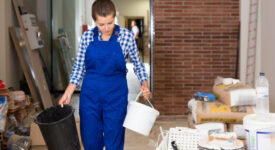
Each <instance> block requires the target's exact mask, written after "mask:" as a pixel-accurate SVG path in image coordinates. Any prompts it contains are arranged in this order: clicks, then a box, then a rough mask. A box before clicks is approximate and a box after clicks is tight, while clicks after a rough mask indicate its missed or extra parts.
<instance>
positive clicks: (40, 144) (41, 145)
mask: <svg viewBox="0 0 275 150" xmlns="http://www.w3.org/2000/svg"><path fill="white" fill-rule="evenodd" d="M75 121H76V128H77V132H78V137H79V142H80V146H81V149H82V150H83V149H84V148H83V146H82V141H81V138H80V124H79V123H80V122H79V118H75ZM30 130H31V131H30V138H31V149H32V150H47V149H48V148H47V146H46V143H45V141H44V139H43V136H42V134H41V131H40V129H39V126H38V125H37V124H36V123H34V122H32V123H31V129H30Z"/></svg>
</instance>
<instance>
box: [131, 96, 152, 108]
mask: <svg viewBox="0 0 275 150" xmlns="http://www.w3.org/2000/svg"><path fill="white" fill-rule="evenodd" d="M141 94H142V92H139V93H138V95H137V97H136V100H135V101H138V98H139V96H140V95H141ZM146 102H147V103H148V104H149V105H150V106H151V107H152V108H154V106H153V105H152V103H151V102H150V101H149V99H146Z"/></svg>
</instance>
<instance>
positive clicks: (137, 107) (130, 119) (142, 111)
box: [123, 92, 159, 136]
mask: <svg viewBox="0 0 275 150" xmlns="http://www.w3.org/2000/svg"><path fill="white" fill-rule="evenodd" d="M140 95H141V92H140V93H139V94H138V95H137V97H136V99H135V101H130V102H129V104H128V106H127V115H126V118H125V120H124V123H123V126H124V127H125V128H127V129H130V130H132V131H135V132H137V133H140V134H142V135H145V136H148V135H149V133H150V131H151V129H152V127H153V125H154V123H155V121H156V118H157V117H158V116H159V112H158V111H157V110H155V109H154V107H153V105H152V104H151V103H150V101H149V100H147V101H148V102H149V104H150V105H151V107H149V106H147V105H144V104H141V103H138V102H137V100H138V98H139V96H140Z"/></svg>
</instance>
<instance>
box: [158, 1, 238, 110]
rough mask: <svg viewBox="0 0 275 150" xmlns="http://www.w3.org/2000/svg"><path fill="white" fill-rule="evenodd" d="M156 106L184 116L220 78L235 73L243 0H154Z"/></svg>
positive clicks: (231, 75) (232, 75)
mask: <svg viewBox="0 0 275 150" xmlns="http://www.w3.org/2000/svg"><path fill="white" fill-rule="evenodd" d="M154 15H155V16H154V17H155V38H156V39H155V45H154V56H153V57H154V104H155V107H156V108H157V109H159V111H160V112H161V115H183V114H185V113H186V112H187V111H188V109H187V102H188V100H190V98H192V94H193V93H195V92H197V91H204V92H211V90H212V86H213V83H214V79H215V78H216V76H225V77H234V76H235V67H236V59H237V58H236V57H237V52H236V49H237V46H238V45H237V38H238V34H239V30H238V22H239V0H169V1H168V0H154Z"/></svg>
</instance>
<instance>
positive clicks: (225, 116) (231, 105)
mask: <svg viewBox="0 0 275 150" xmlns="http://www.w3.org/2000/svg"><path fill="white" fill-rule="evenodd" d="M213 93H214V94H215V96H216V100H214V101H213V102H204V101H198V100H195V99H192V100H190V101H189V104H188V107H189V109H190V110H191V112H192V114H189V116H188V125H189V127H191V128H195V126H196V125H198V124H203V123H207V122H220V123H224V126H225V131H227V132H235V133H236V134H237V137H238V139H242V140H244V139H245V131H244V129H243V126H242V123H243V118H244V117H245V116H246V115H248V114H252V113H254V108H253V106H254V105H255V98H256V91H255V89H253V88H250V87H249V86H247V85H245V84H243V83H240V82H239V83H235V84H227V85H225V84H222V83H219V84H215V85H214V86H213Z"/></svg>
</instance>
